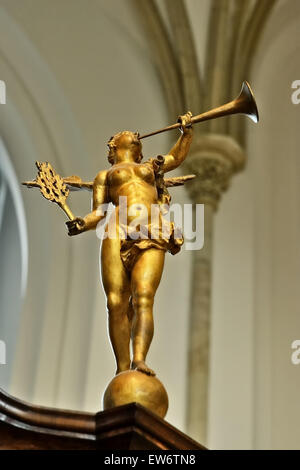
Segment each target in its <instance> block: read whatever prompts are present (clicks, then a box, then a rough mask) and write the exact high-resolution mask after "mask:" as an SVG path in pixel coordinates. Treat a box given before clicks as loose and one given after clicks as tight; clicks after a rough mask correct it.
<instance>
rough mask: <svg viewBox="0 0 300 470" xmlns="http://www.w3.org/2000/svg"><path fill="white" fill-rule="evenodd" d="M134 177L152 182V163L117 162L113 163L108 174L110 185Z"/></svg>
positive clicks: (127, 180) (120, 183)
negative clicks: (116, 163)
mask: <svg viewBox="0 0 300 470" xmlns="http://www.w3.org/2000/svg"><path fill="white" fill-rule="evenodd" d="M134 179H137V180H143V181H145V182H147V183H149V184H153V183H154V179H155V177H154V171H153V168H152V165H149V164H140V163H136V164H130V163H126V164H119V165H115V166H114V167H113V168H112V169H111V170H110V171H109V174H108V182H109V185H110V186H120V185H122V184H124V183H127V182H130V181H132V180H134Z"/></svg>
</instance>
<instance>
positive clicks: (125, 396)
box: [103, 370, 169, 418]
mask: <svg viewBox="0 0 300 470" xmlns="http://www.w3.org/2000/svg"><path fill="white" fill-rule="evenodd" d="M132 402H136V403H139V404H141V405H143V406H145V407H146V408H148V409H150V410H151V411H153V413H156V414H157V415H159V416H161V417H162V418H164V417H165V415H166V413H167V410H168V404H169V402H168V395H167V392H166V389H165V387H164V386H163V384H162V383H161V382H160V380H158V378H157V377H153V376H151V375H146V374H143V373H142V372H139V371H135V370H129V371H126V372H121V373H120V374H118V375H116V376H115V377H114V378H113V379H112V380H111V382H110V383H109V384H108V386H107V388H106V390H105V393H104V396H103V409H104V410H107V409H109V408H113V407H115V406H122V405H126V404H127V403H132Z"/></svg>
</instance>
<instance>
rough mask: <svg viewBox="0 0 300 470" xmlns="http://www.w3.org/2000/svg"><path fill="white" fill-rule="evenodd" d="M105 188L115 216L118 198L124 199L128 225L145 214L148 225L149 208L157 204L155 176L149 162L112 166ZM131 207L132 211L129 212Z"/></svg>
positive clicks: (117, 208) (117, 210)
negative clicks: (114, 209)
mask: <svg viewBox="0 0 300 470" xmlns="http://www.w3.org/2000/svg"><path fill="white" fill-rule="evenodd" d="M107 187H108V198H109V201H111V202H112V203H113V204H114V205H115V207H116V213H117V214H119V210H120V198H121V197H123V198H126V205H127V210H126V212H127V223H128V224H129V223H131V222H132V221H133V219H134V218H136V217H137V216H141V215H143V214H144V213H147V216H148V223H149V222H150V219H149V218H150V216H151V207H152V205H153V204H158V196H157V190H156V186H155V175H154V170H153V167H152V164H151V163H150V162H148V163H134V162H124V163H118V164H115V165H113V167H112V168H111V169H110V170H109V171H108V173H107ZM132 206H134V210H133V211H132V210H131V211H130V208H131V207H132ZM139 208H140V209H139ZM145 223H147V220H145Z"/></svg>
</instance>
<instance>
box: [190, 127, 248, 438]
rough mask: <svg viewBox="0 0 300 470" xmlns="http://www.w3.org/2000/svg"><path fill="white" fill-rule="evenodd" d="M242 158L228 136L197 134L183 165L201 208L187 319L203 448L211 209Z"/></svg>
mask: <svg viewBox="0 0 300 470" xmlns="http://www.w3.org/2000/svg"><path fill="white" fill-rule="evenodd" d="M244 163H245V154H244V152H243V150H242V149H241V147H240V146H239V145H238V144H237V143H236V142H235V141H234V140H233V139H232V138H231V137H229V136H226V135H218V134H207V135H199V136H195V144H194V145H193V148H192V151H191V154H190V156H189V157H188V159H187V161H186V168H187V169H188V171H189V172H192V173H194V174H196V175H197V178H195V179H194V180H193V181H192V182H189V183H188V184H187V188H188V191H189V193H190V196H191V198H192V201H193V203H194V204H204V205H205V206H204V247H203V248H202V250H198V251H195V252H194V253H193V257H194V258H193V267H192V269H193V273H192V285H191V305H190V318H189V349H188V390H187V432H188V434H189V435H190V436H191V437H193V438H194V439H196V440H197V441H199V442H201V443H202V444H206V439H207V412H208V390H209V352H210V313H211V264H212V236H213V219H214V211H215V210H216V209H217V208H218V203H219V201H220V198H221V195H222V193H223V192H224V191H225V190H226V189H227V188H228V186H229V183H230V179H231V176H232V175H233V174H234V173H235V172H236V171H239V170H241V169H242V168H243V166H244Z"/></svg>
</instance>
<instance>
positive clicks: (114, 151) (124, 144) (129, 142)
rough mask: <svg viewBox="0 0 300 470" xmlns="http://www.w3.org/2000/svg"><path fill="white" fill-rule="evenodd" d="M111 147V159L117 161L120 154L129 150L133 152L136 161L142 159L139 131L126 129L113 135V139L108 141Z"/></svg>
mask: <svg viewBox="0 0 300 470" xmlns="http://www.w3.org/2000/svg"><path fill="white" fill-rule="evenodd" d="M108 147H109V159H110V160H113V161H114V162H115V163H116V162H117V161H118V154H119V155H120V153H123V152H127V151H128V150H129V151H130V152H131V153H132V156H133V158H134V159H135V160H136V161H140V159H141V157H140V156H141V151H142V144H141V141H140V140H139V134H138V133H137V132H130V131H125V132H122V133H120V134H117V135H116V136H114V137H113V140H112V141H111V142H109V143H108Z"/></svg>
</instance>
